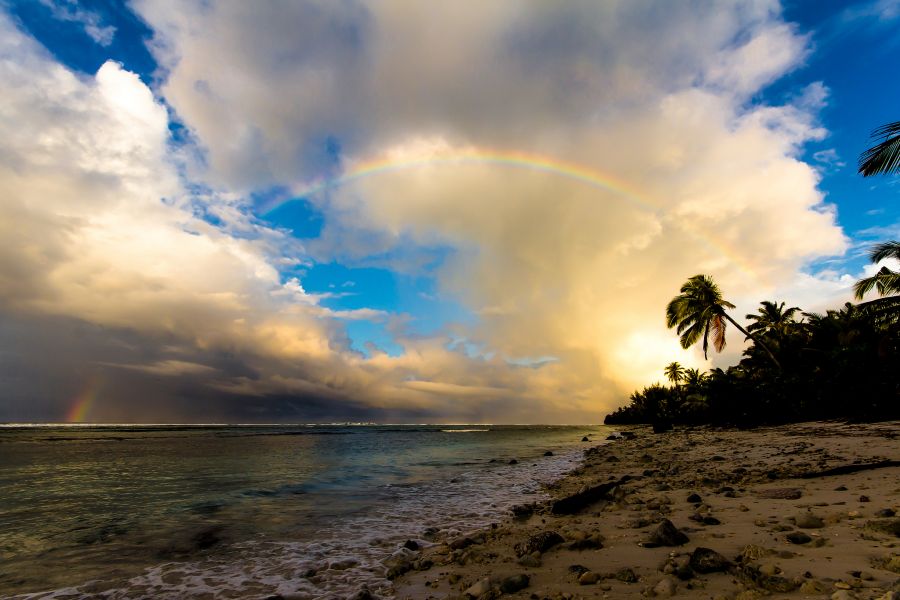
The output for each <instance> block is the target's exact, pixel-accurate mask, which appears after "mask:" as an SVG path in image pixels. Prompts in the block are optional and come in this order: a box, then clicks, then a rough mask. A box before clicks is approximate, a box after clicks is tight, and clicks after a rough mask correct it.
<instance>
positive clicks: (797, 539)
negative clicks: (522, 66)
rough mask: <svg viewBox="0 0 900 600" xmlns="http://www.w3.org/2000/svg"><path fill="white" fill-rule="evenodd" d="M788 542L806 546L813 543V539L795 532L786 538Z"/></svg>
mask: <svg viewBox="0 0 900 600" xmlns="http://www.w3.org/2000/svg"><path fill="white" fill-rule="evenodd" d="M785 538H786V539H787V541H789V542H790V543H792V544H806V543H808V542H811V541H812V538H811V537H809V536H808V535H806V534H805V533H803V532H802V531H794V532H791V533H789V534H787V535H786V536H785Z"/></svg>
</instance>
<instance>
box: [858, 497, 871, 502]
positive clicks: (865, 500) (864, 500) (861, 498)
mask: <svg viewBox="0 0 900 600" xmlns="http://www.w3.org/2000/svg"><path fill="white" fill-rule="evenodd" d="M859 501H860V502H871V500H869V497H868V496H860V497H859Z"/></svg>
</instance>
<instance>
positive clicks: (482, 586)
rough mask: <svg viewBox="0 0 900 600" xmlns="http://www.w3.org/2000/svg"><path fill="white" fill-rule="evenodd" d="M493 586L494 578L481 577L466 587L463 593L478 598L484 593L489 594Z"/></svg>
mask: <svg viewBox="0 0 900 600" xmlns="http://www.w3.org/2000/svg"><path fill="white" fill-rule="evenodd" d="M493 587H494V582H493V578H491V577H485V578H484V579H480V580H478V581H476V582H475V583H473V584H472V585H471V586H469V587H468V588H466V591H465V592H463V593H464V594H467V595H469V596H472V597H473V598H478V597H480V596H481V595H483V594H487V593H488V592H489V591H491V588H493Z"/></svg>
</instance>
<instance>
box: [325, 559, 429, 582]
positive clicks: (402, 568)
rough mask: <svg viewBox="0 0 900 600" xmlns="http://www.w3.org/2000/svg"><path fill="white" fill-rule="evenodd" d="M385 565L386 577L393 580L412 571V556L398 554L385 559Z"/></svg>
mask: <svg viewBox="0 0 900 600" xmlns="http://www.w3.org/2000/svg"><path fill="white" fill-rule="evenodd" d="M384 565H385V566H386V567H387V573H385V577H387V578H388V579H391V580H393V579H396V578H397V577H400V576H401V575H403V574H404V573H406V572H407V571H412V568H413V561H412V559H411V557H409V556H407V555H405V554H397V555H395V556H392V557H391V558H389V559H387V560H386V561H384ZM329 566H331V565H329Z"/></svg>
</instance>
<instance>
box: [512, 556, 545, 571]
mask: <svg viewBox="0 0 900 600" xmlns="http://www.w3.org/2000/svg"><path fill="white" fill-rule="evenodd" d="M516 562H517V563H519V564H520V565H522V566H523V567H531V568H532V569H536V568H538V567H540V566H541V564H543V563H541V559H539V558H537V557H534V556H532V555H530V554H526V555H525V556H523V557H521V558H520V559H519V560H517V561H516Z"/></svg>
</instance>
